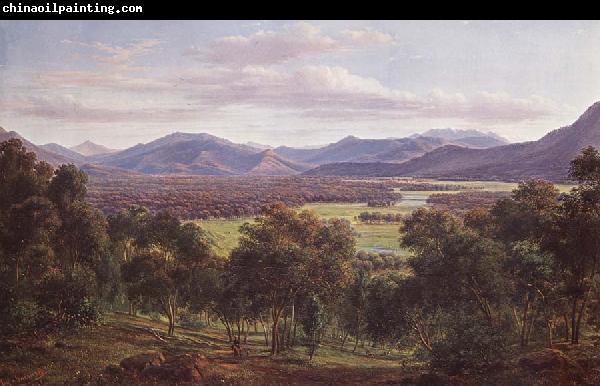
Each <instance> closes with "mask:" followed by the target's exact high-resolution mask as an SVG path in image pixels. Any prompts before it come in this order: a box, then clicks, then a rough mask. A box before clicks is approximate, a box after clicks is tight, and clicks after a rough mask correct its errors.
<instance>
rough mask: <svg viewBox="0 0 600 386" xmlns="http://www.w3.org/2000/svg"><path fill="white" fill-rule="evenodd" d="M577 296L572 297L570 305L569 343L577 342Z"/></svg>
mask: <svg viewBox="0 0 600 386" xmlns="http://www.w3.org/2000/svg"><path fill="white" fill-rule="evenodd" d="M577 300H578V299H577V298H574V299H573V305H572V306H571V344H576V343H578V342H577V341H578V340H579V337H578V336H577V331H576V330H577V329H576V328H575V326H576V325H577Z"/></svg>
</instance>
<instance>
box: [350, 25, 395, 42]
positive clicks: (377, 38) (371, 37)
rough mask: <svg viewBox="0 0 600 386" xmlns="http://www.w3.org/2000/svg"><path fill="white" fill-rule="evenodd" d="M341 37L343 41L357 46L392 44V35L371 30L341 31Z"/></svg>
mask: <svg viewBox="0 0 600 386" xmlns="http://www.w3.org/2000/svg"><path fill="white" fill-rule="evenodd" d="M341 35H342V37H343V38H344V39H346V40H348V41H350V42H353V43H359V44H391V43H393V42H394V37H393V36H392V35H390V34H388V33H385V32H381V31H377V30H374V29H371V28H363V29H353V30H343V31H342V32H341Z"/></svg>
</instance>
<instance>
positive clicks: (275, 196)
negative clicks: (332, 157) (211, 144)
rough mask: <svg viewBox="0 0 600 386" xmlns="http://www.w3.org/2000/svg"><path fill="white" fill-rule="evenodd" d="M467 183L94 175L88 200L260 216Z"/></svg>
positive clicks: (196, 214)
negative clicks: (271, 208)
mask: <svg viewBox="0 0 600 386" xmlns="http://www.w3.org/2000/svg"><path fill="white" fill-rule="evenodd" d="M465 188H466V187H464V186H461V185H454V184H432V183H426V182H407V181H406V180H403V179H370V180H352V179H347V178H341V177H305V176H288V177H251V176H236V177H219V176H149V175H130V176H111V177H106V176H91V177H90V182H89V184H88V194H87V201H88V202H90V203H91V204H92V205H93V206H94V207H97V208H98V209H101V210H102V211H103V212H104V213H105V214H112V213H115V212H117V211H119V210H121V209H127V208H128V207H130V206H131V205H142V206H145V207H146V208H148V209H149V210H150V211H152V212H156V211H161V210H168V211H169V212H171V213H173V214H174V215H176V216H177V217H179V218H182V219H209V218H237V217H248V216H255V215H258V214H260V213H261V210H262V208H263V207H264V206H265V205H269V204H272V203H273V202H282V203H284V204H286V205H287V206H290V207H298V206H302V205H304V204H305V203H312V202H370V203H371V206H374V207H376V206H387V205H389V204H391V203H394V202H396V201H398V200H400V199H401V198H402V195H401V193H398V191H400V190H401V191H413V190H433V191H444V190H457V189H465Z"/></svg>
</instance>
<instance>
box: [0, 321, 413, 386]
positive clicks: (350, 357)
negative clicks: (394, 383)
mask: <svg viewBox="0 0 600 386" xmlns="http://www.w3.org/2000/svg"><path fill="white" fill-rule="evenodd" d="M166 327H167V326H166V323H165V322H163V321H157V320H151V319H149V318H145V317H140V316H138V317H132V316H129V315H125V314H121V313H114V314H107V315H105V317H104V321H103V322H102V324H101V325H99V326H97V327H94V328H85V329H80V330H76V331H74V332H71V333H68V334H66V333H65V334H63V335H53V336H44V337H39V338H37V339H36V340H35V341H30V342H27V343H23V342H19V343H20V344H19V347H18V348H17V349H16V350H13V351H12V352H10V353H8V354H4V356H3V360H2V361H0V385H5V384H6V385H9V384H15V383H22V384H49V385H59V384H60V385H63V384H67V385H82V384H111V383H110V382H109V383H106V382H107V381H106V380H104V383H102V380H103V377H105V376H106V375H105V374H104V373H105V371H104V369H105V368H106V367H107V366H109V365H118V364H119V362H120V361H121V359H123V358H126V357H128V356H132V355H135V354H139V353H143V352H147V351H152V350H156V351H161V352H163V353H165V354H166V355H175V354H182V353H201V354H203V355H205V356H206V357H207V358H208V359H209V360H210V361H211V363H212V365H211V367H209V368H208V370H207V371H206V373H205V374H203V376H204V381H205V382H204V383H203V384H209V385H217V384H218V385H228V384H231V385H264V384H272V385H289V384H306V383H310V384H317V385H319V384H320V385H327V384H334V383H337V382H338V381H341V380H342V379H343V384H356V385H359V384H361V385H362V384H371V383H373V384H375V383H376V382H375V381H374V378H376V379H377V380H378V381H383V382H386V381H388V380H389V379H398V377H400V376H403V375H404V374H405V367H404V366H405V363H406V358H407V356H408V355H409V353H408V352H399V351H395V350H393V351H391V352H390V353H389V354H388V355H384V351H383V350H378V349H373V348H369V349H368V350H369V354H368V355H367V349H366V348H364V347H361V346H359V347H358V349H357V351H356V352H355V353H353V352H351V349H352V346H353V344H352V342H347V343H346V346H345V347H344V348H343V349H342V348H341V347H339V346H340V345H339V344H337V343H336V344H335V345H334V344H332V343H324V344H323V345H322V346H321V347H319V349H318V351H317V354H316V356H315V357H314V359H313V361H312V362H310V363H309V362H308V355H307V353H306V348H305V347H302V346H296V347H294V348H291V349H289V350H288V351H286V352H285V353H284V354H282V355H281V356H279V357H277V358H275V359H271V358H270V357H269V355H268V350H267V347H266V346H265V345H264V341H263V338H262V331H260V328H259V330H258V332H253V331H252V332H250V334H249V337H248V342H247V344H245V345H244V347H245V349H246V350H247V351H248V354H249V355H248V357H245V358H234V357H233V356H232V354H231V349H230V348H229V346H230V343H228V342H227V341H226V339H225V338H226V335H225V332H224V330H222V329H219V328H217V327H204V328H201V329H196V328H194V329H191V328H184V327H178V328H177V330H176V333H175V336H174V337H173V338H168V337H166V336H165V331H166ZM148 329H153V330H155V331H158V332H159V334H160V335H161V336H162V337H163V339H164V340H165V341H164V342H163V341H159V340H158V339H156V338H155V337H154V336H153V335H152V334H151V333H150V332H149V330H148ZM56 342H60V346H59V345H57V344H56ZM415 366H420V365H419V364H415ZM415 368H417V367H415ZM132 382H133V381H132ZM127 384H137V383H127ZM337 384H340V383H337Z"/></svg>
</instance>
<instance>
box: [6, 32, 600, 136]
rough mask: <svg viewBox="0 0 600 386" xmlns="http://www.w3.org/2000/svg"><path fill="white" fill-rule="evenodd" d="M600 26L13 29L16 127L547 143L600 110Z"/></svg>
mask: <svg viewBox="0 0 600 386" xmlns="http://www.w3.org/2000/svg"><path fill="white" fill-rule="evenodd" d="M598 41H600V22H597V21H547V22H544V21H396V22H393V21H371V22H367V21H353V22H346V21H327V22H323V21H306V22H305V21H287V22H285V21H176V22H168V21H110V22H109V21H52V22H49V21H0V126H3V127H4V128H5V129H7V130H15V131H17V132H19V133H20V134H22V135H23V136H25V137H26V138H28V139H30V140H31V141H33V142H34V143H37V144H43V143H49V142H56V143H59V144H62V145H65V146H73V145H76V144H79V143H81V142H84V141H86V140H91V141H93V142H95V143H99V144H102V145H105V146H108V147H111V148H125V147H129V146H132V145H135V144H136V143H139V142H149V141H152V140H154V139H156V138H158V137H161V136H163V135H166V134H170V133H173V132H176V131H179V132H196V133H200V132H205V133H210V134H212V135H216V136H219V137H224V138H227V139H229V140H231V141H234V142H239V143H244V142H248V141H252V142H257V143H263V144H268V145H272V146H277V145H287V146H295V147H303V146H310V145H317V144H325V143H330V142H335V141H337V140H339V139H341V138H343V137H345V136H348V135H354V136H357V137H361V138H388V137H404V136H408V135H411V134H414V133H418V132H423V131H426V130H428V129H431V128H446V127H451V128H457V129H478V130H481V131H493V132H495V133H497V134H499V135H501V136H503V137H505V138H508V139H509V140H511V141H523V140H534V139H538V138H540V137H541V136H542V135H544V134H545V133H547V132H548V131H550V130H553V129H555V128H558V127H561V126H564V125H567V124H570V123H571V122H573V121H574V120H575V119H576V118H577V117H578V116H579V115H580V114H581V113H582V112H583V111H584V110H585V109H586V108H587V107H588V106H589V105H591V104H592V103H594V102H596V101H598V100H600V52H599V51H598V50H597V49H596V48H597V47H596V46H597V42H598Z"/></svg>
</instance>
